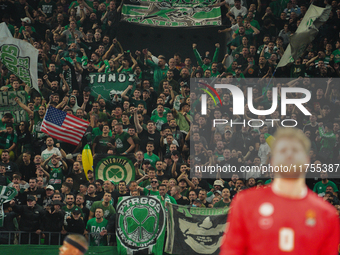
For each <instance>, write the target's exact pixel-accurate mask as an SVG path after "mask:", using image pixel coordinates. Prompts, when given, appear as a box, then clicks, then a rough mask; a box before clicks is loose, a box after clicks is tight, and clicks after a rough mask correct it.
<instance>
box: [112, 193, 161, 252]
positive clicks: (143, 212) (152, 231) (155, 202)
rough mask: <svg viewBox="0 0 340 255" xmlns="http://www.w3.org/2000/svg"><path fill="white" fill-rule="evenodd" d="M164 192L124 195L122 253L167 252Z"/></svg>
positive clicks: (119, 234) (119, 223) (119, 243)
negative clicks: (135, 195) (155, 194)
mask: <svg viewBox="0 0 340 255" xmlns="http://www.w3.org/2000/svg"><path fill="white" fill-rule="evenodd" d="M160 199H161V197H160V196H145V197H128V196H126V197H120V198H119V200H118V201H119V202H118V205H117V210H116V211H117V216H116V226H117V231H116V236H117V250H118V254H119V255H128V254H131V255H132V254H154V255H162V254H163V245H164V236H165V227H166V226H165V221H166V218H165V209H164V207H163V206H162V203H161V201H160Z"/></svg>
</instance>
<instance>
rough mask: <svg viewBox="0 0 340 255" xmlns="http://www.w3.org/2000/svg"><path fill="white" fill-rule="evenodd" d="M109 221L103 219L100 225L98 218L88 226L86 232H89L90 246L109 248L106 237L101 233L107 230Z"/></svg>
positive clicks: (89, 222) (88, 223) (91, 220)
mask: <svg viewBox="0 0 340 255" xmlns="http://www.w3.org/2000/svg"><path fill="white" fill-rule="evenodd" d="M107 223H108V221H107V220H106V219H103V221H102V222H100V223H98V222H97V221H96V218H92V219H90V220H89V221H88V222H87V224H86V230H87V231H88V232H89V235H91V237H90V246H107V238H106V236H101V235H100V232H102V231H103V230H106V226H107Z"/></svg>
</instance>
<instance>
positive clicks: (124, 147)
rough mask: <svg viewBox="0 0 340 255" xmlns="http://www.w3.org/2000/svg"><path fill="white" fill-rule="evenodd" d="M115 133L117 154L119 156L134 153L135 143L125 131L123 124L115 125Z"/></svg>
mask: <svg viewBox="0 0 340 255" xmlns="http://www.w3.org/2000/svg"><path fill="white" fill-rule="evenodd" d="M115 132H116V136H115V139H116V142H115V146H116V152H117V154H118V155H126V154H128V153H130V152H133V149H134V148H135V143H134V142H133V139H132V137H130V135H129V134H128V133H126V132H124V131H123V124H122V123H117V124H116V125H115Z"/></svg>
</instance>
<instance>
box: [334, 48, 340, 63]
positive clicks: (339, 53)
mask: <svg viewBox="0 0 340 255" xmlns="http://www.w3.org/2000/svg"><path fill="white" fill-rule="evenodd" d="M332 54H333V55H334V63H339V62H340V49H336V50H335V51H333V52H332Z"/></svg>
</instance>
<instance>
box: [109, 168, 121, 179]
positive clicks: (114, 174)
mask: <svg viewBox="0 0 340 255" xmlns="http://www.w3.org/2000/svg"><path fill="white" fill-rule="evenodd" d="M107 175H108V177H109V179H112V178H114V179H121V178H122V176H123V173H122V171H121V169H120V168H119V167H116V168H113V167H111V168H110V169H109V170H108V171H107Z"/></svg>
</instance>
